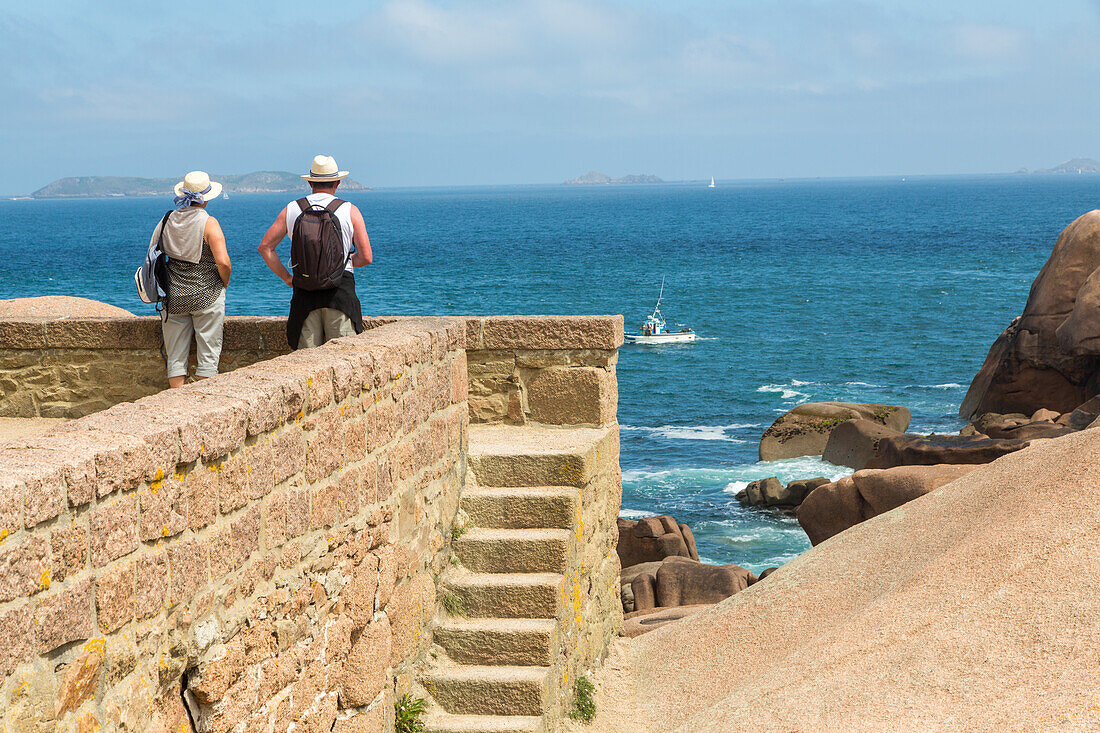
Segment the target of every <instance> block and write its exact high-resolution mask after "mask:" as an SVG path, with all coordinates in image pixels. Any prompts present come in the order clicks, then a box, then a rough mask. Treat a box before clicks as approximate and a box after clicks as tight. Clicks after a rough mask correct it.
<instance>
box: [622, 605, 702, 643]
mask: <svg viewBox="0 0 1100 733" xmlns="http://www.w3.org/2000/svg"><path fill="white" fill-rule="evenodd" d="M713 607H714V604H713V603H701V604H698V605H695V606H677V607H675V608H654V609H650V610H647V611H638V612H637V613H628V614H627V615H626V616H625V617H624V623H623V636H625V637H626V638H628V639H632V638H634V637H635V636H641V635H642V634H645V633H647V632H649V631H653V630H655V629H659V628H661V627H662V626H665V625H667V624H670V623H672V622H673V621H679V620H680V619H682V618H687V617H688V616H694V615H695V614H697V613H699V612H700V611H703V610H706V609H708V608H713Z"/></svg>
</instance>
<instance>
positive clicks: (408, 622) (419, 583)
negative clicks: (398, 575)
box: [386, 573, 435, 667]
mask: <svg viewBox="0 0 1100 733" xmlns="http://www.w3.org/2000/svg"><path fill="white" fill-rule="evenodd" d="M434 612H435V581H434V580H432V577H431V576H430V575H428V574H427V573H418V574H417V575H415V576H413V578H412V579H410V580H409V581H407V582H405V583H402V584H401V585H399V586H397V587H396V588H394V590H393V595H392V596H391V597H390V602H389V604H388V605H387V606H386V615H387V616H388V617H389V619H390V626H391V628H392V631H393V642H392V646H391V647H390V656H389V665H390V666H391V667H396V666H397V665H399V664H401V663H402V662H403V661H405V660H406V659H407V658H408V657H410V656H412V655H413V654H414V653H415V652H416V650H417V649H419V647H420V642H421V641H422V640H423V625H424V622H425V621H426V620H427V619H429V618H430V617H431V616H432V614H433V613H434Z"/></svg>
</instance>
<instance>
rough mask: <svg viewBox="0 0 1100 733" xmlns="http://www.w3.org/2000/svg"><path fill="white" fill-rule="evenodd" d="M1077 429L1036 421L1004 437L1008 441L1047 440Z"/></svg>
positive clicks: (1015, 429) (1046, 421)
mask: <svg viewBox="0 0 1100 733" xmlns="http://www.w3.org/2000/svg"><path fill="white" fill-rule="evenodd" d="M1085 427H1088V426H1087V425H1086V426H1085ZM1079 429H1080V428H1074V427H1070V426H1068V425H1059V424H1057V423H1054V422H1051V421H1050V420H1037V421H1034V422H1029V423H1024V424H1023V425H1019V426H1017V427H1015V428H1013V429H1011V430H1008V431H1006V432H1005V434H1004V437H1005V438H1008V439H1009V440H1049V439H1051V438H1061V437H1062V436H1063V435H1069V434H1070V433H1075V432H1077V430H1079Z"/></svg>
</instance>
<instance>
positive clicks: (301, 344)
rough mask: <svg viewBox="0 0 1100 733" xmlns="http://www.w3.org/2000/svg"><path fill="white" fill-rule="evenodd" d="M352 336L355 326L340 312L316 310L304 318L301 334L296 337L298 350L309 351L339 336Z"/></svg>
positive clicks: (326, 309) (328, 309)
mask: <svg viewBox="0 0 1100 733" xmlns="http://www.w3.org/2000/svg"><path fill="white" fill-rule="evenodd" d="M354 335H355V324H353V323H352V322H351V319H350V318H348V317H347V315H346V314H345V313H344V312H343V311H342V310H337V309H336V308H318V309H317V310H314V311H310V314H309V315H308V316H306V320H305V322H304V323H303V324H302V334H301V335H300V336H299V337H298V348H299V349H309V348H312V347H314V346H320V345H321V344H323V343H325V342H326V341H331V340H332V339H335V338H340V337H341V336H354Z"/></svg>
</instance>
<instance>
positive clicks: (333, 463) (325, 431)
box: [305, 409, 344, 482]
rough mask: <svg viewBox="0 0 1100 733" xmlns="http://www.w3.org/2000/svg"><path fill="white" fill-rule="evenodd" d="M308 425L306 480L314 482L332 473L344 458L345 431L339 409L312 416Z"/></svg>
mask: <svg viewBox="0 0 1100 733" xmlns="http://www.w3.org/2000/svg"><path fill="white" fill-rule="evenodd" d="M310 417H311V419H310V420H309V421H307V423H306V425H305V427H306V480H307V481H309V482H314V481H317V480H319V479H322V478H324V477H325V476H329V475H331V474H332V473H333V472H334V471H335V470H336V469H337V468H339V466H340V463H341V461H342V460H343V447H344V444H343V431H342V428H341V425H340V413H339V411H338V410H335V409H333V410H326V411H323V412H319V413H316V414H314V415H311V416H310Z"/></svg>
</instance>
